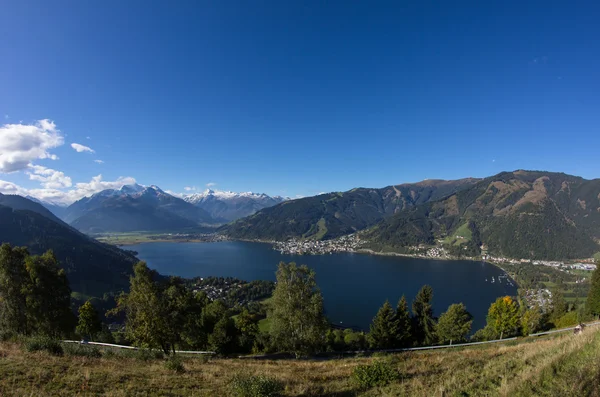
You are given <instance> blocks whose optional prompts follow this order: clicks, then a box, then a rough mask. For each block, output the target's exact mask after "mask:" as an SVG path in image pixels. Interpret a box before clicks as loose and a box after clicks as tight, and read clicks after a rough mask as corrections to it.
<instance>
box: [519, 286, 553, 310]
mask: <svg viewBox="0 0 600 397" xmlns="http://www.w3.org/2000/svg"><path fill="white" fill-rule="evenodd" d="M523 298H524V299H525V301H526V302H527V306H528V307H530V308H531V307H536V306H537V307H539V308H541V309H542V310H543V311H544V312H546V311H550V310H552V292H551V291H550V290H549V289H528V290H526V291H525V294H524V296H523Z"/></svg>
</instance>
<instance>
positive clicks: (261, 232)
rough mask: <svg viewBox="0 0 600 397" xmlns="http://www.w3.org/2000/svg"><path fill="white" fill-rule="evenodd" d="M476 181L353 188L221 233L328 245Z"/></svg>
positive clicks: (285, 206) (280, 208)
mask: <svg viewBox="0 0 600 397" xmlns="http://www.w3.org/2000/svg"><path fill="white" fill-rule="evenodd" d="M478 181H479V179H475V178H466V179H459V180H455V181H443V180H426V181H422V182H418V183H407V184H401V185H395V186H387V187H384V188H380V189H368V188H356V189H352V190H349V191H347V192H336V193H326V194H321V195H318V196H313V197H306V198H301V199H296V200H291V201H286V202H283V203H281V204H279V205H276V206H274V207H269V208H265V209H263V210H261V211H259V212H258V213H256V214H255V215H252V216H249V217H247V218H243V219H239V220H237V221H235V222H233V223H231V224H230V225H227V226H225V227H223V228H222V229H221V230H222V231H223V232H224V233H226V234H228V235H229V236H231V237H233V238H243V239H261V240H279V241H285V240H287V239H290V238H310V239H316V240H321V239H331V238H335V237H339V236H343V235H345V234H350V233H354V232H356V231H359V230H363V229H365V228H368V227H370V226H373V225H375V224H376V223H377V222H379V221H381V220H383V219H384V218H387V217H390V216H392V215H394V214H396V213H398V212H401V211H403V210H406V209H408V208H411V207H414V206H418V205H420V204H423V203H427V202H429V201H435V200H439V199H441V198H443V197H445V196H447V195H449V194H452V193H454V192H456V191H458V190H460V189H464V188H466V187H469V186H472V185H474V184H475V183H477V182H478Z"/></svg>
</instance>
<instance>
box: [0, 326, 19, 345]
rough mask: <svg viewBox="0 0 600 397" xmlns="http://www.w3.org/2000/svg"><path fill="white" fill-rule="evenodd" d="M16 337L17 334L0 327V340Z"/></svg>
mask: <svg viewBox="0 0 600 397" xmlns="http://www.w3.org/2000/svg"><path fill="white" fill-rule="evenodd" d="M15 337H16V334H15V333H14V332H12V331H10V330H7V329H0V342H7V341H9V340H13V339H14V338H15Z"/></svg>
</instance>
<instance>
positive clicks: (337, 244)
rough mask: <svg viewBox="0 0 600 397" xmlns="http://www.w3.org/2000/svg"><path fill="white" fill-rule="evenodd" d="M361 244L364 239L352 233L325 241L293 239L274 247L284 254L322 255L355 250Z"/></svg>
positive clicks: (278, 243) (276, 244)
mask: <svg viewBox="0 0 600 397" xmlns="http://www.w3.org/2000/svg"><path fill="white" fill-rule="evenodd" d="M361 244H362V241H361V240H360V239H359V238H358V237H357V236H356V235H355V234H350V235H347V236H342V237H339V238H336V239H334V240H324V241H314V240H296V239H292V240H288V241H284V242H277V243H275V244H274V245H273V249H274V250H276V251H279V252H280V253H282V254H291V255H306V254H308V255H321V254H331V253H334V252H355V251H356V250H357V249H358V248H360V246H361Z"/></svg>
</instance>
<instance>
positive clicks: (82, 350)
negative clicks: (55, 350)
mask: <svg viewBox="0 0 600 397" xmlns="http://www.w3.org/2000/svg"><path fill="white" fill-rule="evenodd" d="M63 350H64V352H65V354H66V355H67V356H79V357H87V358H100V357H102V353H101V352H100V349H98V348H97V347H96V346H86V345H81V344H78V343H67V344H66V345H65V346H64V347H63Z"/></svg>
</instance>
